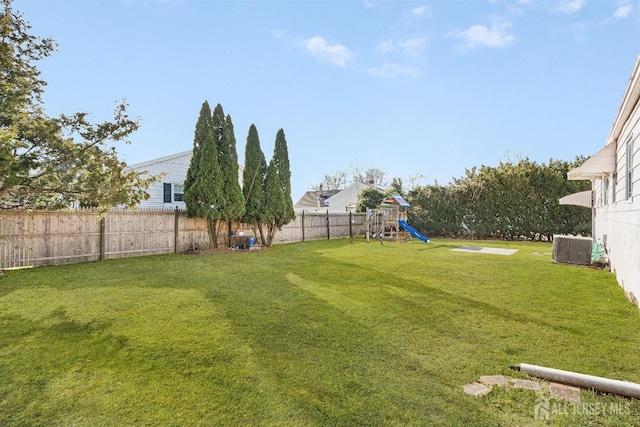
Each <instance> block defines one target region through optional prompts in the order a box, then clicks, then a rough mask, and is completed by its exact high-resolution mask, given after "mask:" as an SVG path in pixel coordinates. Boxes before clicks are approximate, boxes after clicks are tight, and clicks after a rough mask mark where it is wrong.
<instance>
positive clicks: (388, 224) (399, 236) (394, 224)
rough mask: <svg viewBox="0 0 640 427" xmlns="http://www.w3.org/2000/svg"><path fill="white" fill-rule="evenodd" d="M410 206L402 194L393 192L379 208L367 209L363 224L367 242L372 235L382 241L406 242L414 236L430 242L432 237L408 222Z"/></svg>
mask: <svg viewBox="0 0 640 427" xmlns="http://www.w3.org/2000/svg"><path fill="white" fill-rule="evenodd" d="M410 207H411V206H410V205H409V203H407V201H406V200H405V199H404V198H403V197H402V196H401V195H399V194H392V195H391V196H390V197H388V198H386V199H384V200H383V202H382V203H381V204H380V207H378V208H377V209H367V219H366V221H365V223H364V224H363V229H365V230H366V231H365V236H366V238H367V242H369V239H370V238H371V237H373V238H376V239H378V240H379V241H380V243H382V241H383V240H386V241H392V242H405V241H407V240H408V238H409V236H412V237H415V238H416V239H418V240H421V241H423V242H425V243H429V241H430V240H431V239H429V238H428V237H427V236H424V235H422V234H420V232H419V231H418V230H416V229H415V228H413V227H412V226H410V225H409V224H408V223H407V211H408V210H409V208H410ZM361 231H362V229H361ZM358 234H360V233H358ZM358 234H357V235H358Z"/></svg>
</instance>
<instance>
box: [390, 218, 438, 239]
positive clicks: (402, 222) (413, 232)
mask: <svg viewBox="0 0 640 427" xmlns="http://www.w3.org/2000/svg"><path fill="white" fill-rule="evenodd" d="M398 223H399V224H400V227H402V228H403V229H405V230H407V231H408V232H409V234H411V235H412V236H413V237H415V238H416V239H420V240H422V241H423V242H425V243H429V242H430V241H431V239H429V238H428V237H426V236H423V235H422V234H420V232H419V231H418V230H416V229H415V228H413V227H412V226H410V225H409V224H407V221H405V220H403V219H401V220H400V221H398Z"/></svg>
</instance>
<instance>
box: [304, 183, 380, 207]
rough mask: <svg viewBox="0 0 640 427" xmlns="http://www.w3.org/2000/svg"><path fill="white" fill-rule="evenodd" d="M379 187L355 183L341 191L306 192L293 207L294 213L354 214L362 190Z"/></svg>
mask: <svg viewBox="0 0 640 427" xmlns="http://www.w3.org/2000/svg"><path fill="white" fill-rule="evenodd" d="M368 188H376V189H378V190H380V191H384V189H382V188H381V187H378V186H376V185H371V184H362V183H360V182H356V183H353V184H351V185H350V186H348V187H347V188H345V189H343V190H328V191H327V190H318V191H307V192H306V193H305V194H304V196H302V197H301V198H300V200H299V201H298V202H297V203H296V204H295V205H294V210H295V211H296V212H302V211H307V212H327V211H328V212H354V211H355V210H356V205H357V203H358V194H360V192H361V191H362V190H366V189H368Z"/></svg>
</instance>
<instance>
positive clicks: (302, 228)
mask: <svg viewBox="0 0 640 427" xmlns="http://www.w3.org/2000/svg"><path fill="white" fill-rule="evenodd" d="M301 222H302V241H303V242H304V211H302V221H301Z"/></svg>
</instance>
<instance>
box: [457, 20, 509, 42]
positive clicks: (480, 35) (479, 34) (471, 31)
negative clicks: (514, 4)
mask: <svg viewBox="0 0 640 427" xmlns="http://www.w3.org/2000/svg"><path fill="white" fill-rule="evenodd" d="M510 28H511V23H510V22H506V21H502V20H498V19H495V20H494V21H493V22H492V24H491V28H488V27H486V26H484V25H473V26H471V27H469V28H468V29H467V30H464V31H460V30H458V31H454V32H453V33H449V34H447V35H449V36H453V37H456V38H459V39H462V40H463V41H464V42H465V44H464V47H465V48H469V49H473V48H475V47H491V48H499V47H504V46H507V45H508V44H510V43H511V42H513V41H514V40H515V38H516V37H515V36H514V35H513V34H511V33H510V32H509V29H510Z"/></svg>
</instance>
